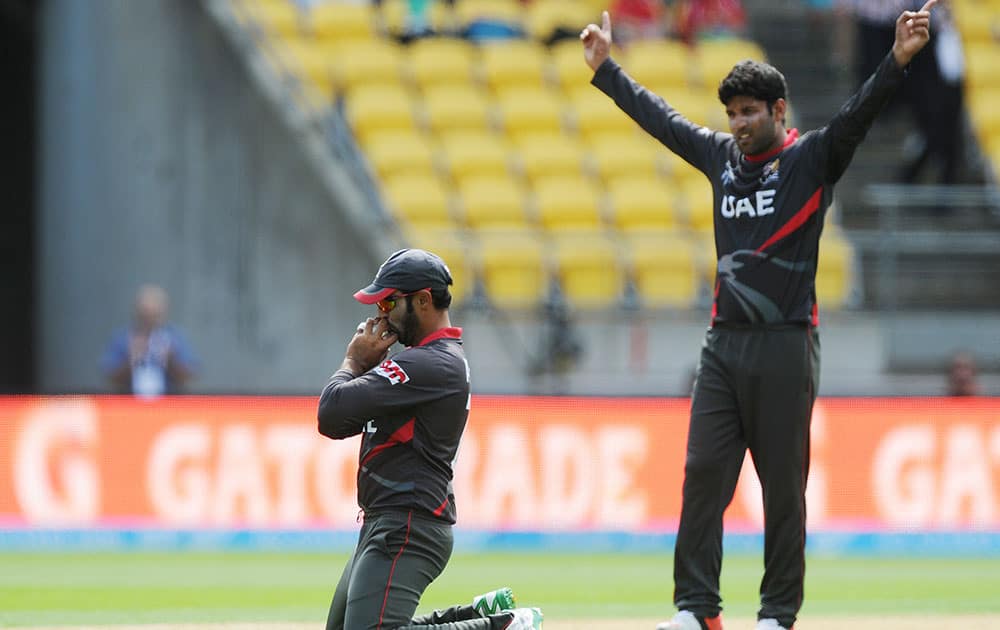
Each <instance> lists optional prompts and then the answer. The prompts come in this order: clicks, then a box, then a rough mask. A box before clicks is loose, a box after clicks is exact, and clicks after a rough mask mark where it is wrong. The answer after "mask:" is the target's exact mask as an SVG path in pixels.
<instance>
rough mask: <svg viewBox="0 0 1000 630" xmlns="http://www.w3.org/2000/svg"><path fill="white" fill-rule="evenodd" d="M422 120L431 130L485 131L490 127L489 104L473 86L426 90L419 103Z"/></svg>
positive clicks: (440, 131)
mask: <svg viewBox="0 0 1000 630" xmlns="http://www.w3.org/2000/svg"><path fill="white" fill-rule="evenodd" d="M422 105H423V112H424V120H425V121H426V124H427V127H428V129H430V131H432V132H434V133H437V134H443V133H445V132H448V133H452V132H459V131H463V132H464V131H477V132H486V131H488V130H489V129H491V128H492V127H493V123H492V116H491V114H490V101H489V99H488V98H487V96H486V95H485V94H483V92H482V90H480V89H478V88H476V87H474V86H472V85H440V86H435V87H433V88H428V89H427V90H425V92H424V98H423V101H422Z"/></svg>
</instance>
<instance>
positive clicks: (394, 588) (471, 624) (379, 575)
mask: <svg viewBox="0 0 1000 630" xmlns="http://www.w3.org/2000/svg"><path fill="white" fill-rule="evenodd" d="M453 542H454V538H453V535H452V528H451V525H449V524H447V523H441V522H439V521H435V520H433V519H431V518H428V517H424V516H419V515H417V514H414V513H409V512H386V513H382V514H378V515H366V516H365V522H364V525H363V526H362V527H361V534H360V536H359V539H358V546H357V548H355V550H354V554H353V555H352V556H351V559H350V560H348V562H347V566H346V567H344V573H343V575H341V577H340V582H339V583H338V584H337V590H336V592H335V593H334V595H333V601H332V602H331V604H330V613H329V615H328V616H327V620H326V630H390V629H397V628H410V629H419V628H434V629H435V630H498V629H499V628H503V627H505V626H506V625H507V624H508V623H509V621H510V619H511V615H510V614H509V613H507V614H499V615H493V616H490V617H481V616H480V615H479V613H478V612H477V611H475V610H474V609H473V608H472V606H471V604H470V605H466V606H455V607H453V608H449V609H447V610H440V611H434V612H433V613H431V614H429V615H424V616H421V617H417V618H414V617H413V613H414V612H416V610H417V605H418V604H419V603H420V596H421V595H423V593H424V590H425V589H426V588H427V586H428V585H430V583H431V582H433V581H434V579H435V578H437V576H439V575H440V574H441V572H442V571H443V570H444V567H445V565H447V564H448V559H449V558H450V557H451V550H452V545H453ZM473 595H475V593H472V594H470V595H469V601H470V602H471V601H472V596H473Z"/></svg>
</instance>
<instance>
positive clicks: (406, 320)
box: [389, 296, 420, 347]
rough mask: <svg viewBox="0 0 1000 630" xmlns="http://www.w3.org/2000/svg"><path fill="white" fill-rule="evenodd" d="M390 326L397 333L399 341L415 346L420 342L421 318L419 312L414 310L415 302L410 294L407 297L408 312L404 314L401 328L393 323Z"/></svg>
mask: <svg viewBox="0 0 1000 630" xmlns="http://www.w3.org/2000/svg"><path fill="white" fill-rule="evenodd" d="M389 328H390V329H392V331H393V332H394V333H396V337H397V339H398V340H399V343H401V344H403V345H404V346H407V347H413V346H415V345H417V343H419V342H420V340H419V339H417V338H416V337H417V331H418V330H420V320H418V319H417V313H416V312H415V311H414V310H413V302H411V301H410V298H409V296H407V298H406V314H405V315H403V321H402V322H400V324H399V328H396V327H395V326H393V325H392V324H390V325H389Z"/></svg>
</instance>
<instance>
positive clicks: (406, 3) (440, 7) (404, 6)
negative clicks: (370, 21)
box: [380, 0, 454, 41]
mask: <svg viewBox="0 0 1000 630" xmlns="http://www.w3.org/2000/svg"><path fill="white" fill-rule="evenodd" d="M380 4H381V8H380V17H381V23H382V28H384V29H385V32H386V33H387V34H388V35H390V36H392V37H397V38H403V37H406V36H407V35H411V34H413V31H414V30H415V29H416V30H423V31H424V32H426V29H428V28H429V29H430V30H431V31H432V32H434V33H444V32H448V31H452V30H453V27H454V16H453V15H452V11H451V3H448V2H428V3H427V5H426V12H425V13H424V15H423V19H424V20H425V23H424V24H422V25H421V24H417V23H415V22H414V20H413V18H412V16H411V15H410V0H382V2H381V3H380ZM418 41H419V40H418Z"/></svg>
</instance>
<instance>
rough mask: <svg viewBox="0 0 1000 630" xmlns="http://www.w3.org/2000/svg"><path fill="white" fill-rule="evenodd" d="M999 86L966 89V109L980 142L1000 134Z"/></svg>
mask: <svg viewBox="0 0 1000 630" xmlns="http://www.w3.org/2000/svg"><path fill="white" fill-rule="evenodd" d="M998 103H1000V86H996V87H987V88H972V87H971V86H970V87H969V89H968V110H969V116H970V117H971V119H972V123H973V127H974V128H975V130H976V133H977V134H978V137H979V139H980V141H981V142H986V141H988V139H989V138H992V137H993V136H997V135H1000V107H997V104H998Z"/></svg>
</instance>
